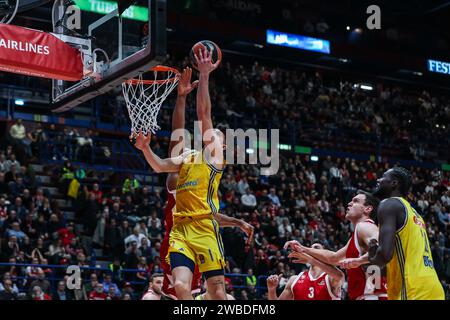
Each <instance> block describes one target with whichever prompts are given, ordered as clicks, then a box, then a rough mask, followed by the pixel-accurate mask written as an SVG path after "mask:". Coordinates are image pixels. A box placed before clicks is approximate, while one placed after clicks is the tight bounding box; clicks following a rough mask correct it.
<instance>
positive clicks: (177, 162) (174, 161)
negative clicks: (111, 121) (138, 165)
mask: <svg viewBox="0 0 450 320" xmlns="http://www.w3.org/2000/svg"><path fill="white" fill-rule="evenodd" d="M133 138H134V139H136V142H135V144H134V146H135V147H136V148H137V149H139V150H141V151H142V153H143V154H144V157H145V160H146V161H147V162H148V164H149V165H150V166H151V167H152V169H153V170H155V171H156V172H157V173H160V172H178V171H179V170H180V166H181V164H182V162H183V159H184V156H185V155H184V154H183V155H180V156H178V157H173V158H166V159H161V158H160V157H159V156H158V155H157V154H155V153H154V152H153V150H152V149H151V148H150V140H151V135H150V134H149V135H147V136H146V135H144V134H143V133H142V132H139V133H138V134H135V133H133V134H132V135H131V137H130V140H132V139H133Z"/></svg>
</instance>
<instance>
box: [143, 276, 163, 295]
mask: <svg viewBox="0 0 450 320" xmlns="http://www.w3.org/2000/svg"><path fill="white" fill-rule="evenodd" d="M162 284H163V275H162V274H161V273H154V274H152V276H151V278H150V283H149V286H148V290H147V292H146V293H144V295H143V296H142V299H141V300H161V297H162V292H161V288H162Z"/></svg>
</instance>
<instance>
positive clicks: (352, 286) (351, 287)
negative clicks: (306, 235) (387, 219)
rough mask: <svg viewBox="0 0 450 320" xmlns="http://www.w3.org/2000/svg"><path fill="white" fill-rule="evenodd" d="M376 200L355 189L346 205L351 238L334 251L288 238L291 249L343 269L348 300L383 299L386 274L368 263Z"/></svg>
mask: <svg viewBox="0 0 450 320" xmlns="http://www.w3.org/2000/svg"><path fill="white" fill-rule="evenodd" d="M378 204H379V200H378V199H377V198H375V197H374V196H373V195H372V194H370V193H367V192H364V191H358V193H357V195H356V196H355V197H353V199H352V201H350V202H349V204H348V206H347V213H346V215H345V218H346V219H347V220H349V221H350V222H351V223H352V224H353V226H354V232H353V235H352V237H351V239H350V240H349V241H348V243H347V244H346V245H345V247H343V248H341V249H340V250H338V251H337V252H333V251H329V250H323V249H320V250H319V249H314V248H307V247H304V246H302V245H301V244H299V243H298V242H297V241H290V242H288V243H287V244H286V247H288V246H291V247H292V248H293V249H294V250H295V251H297V252H300V253H306V254H308V255H311V256H313V257H314V258H316V259H318V260H320V261H322V262H324V263H327V264H331V265H339V266H340V267H342V268H345V269H347V281H348V289H347V291H348V295H349V298H350V299H351V300H386V299H387V287H386V277H385V276H383V275H382V270H380V268H379V267H377V266H375V265H369V254H368V250H369V243H370V241H371V240H372V239H376V240H378V227H377V226H376V224H375V223H374V222H373V221H372V220H371V219H370V215H371V214H373V213H375V212H376V210H377V207H378Z"/></svg>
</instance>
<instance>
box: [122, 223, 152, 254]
mask: <svg viewBox="0 0 450 320" xmlns="http://www.w3.org/2000/svg"><path fill="white" fill-rule="evenodd" d="M142 239H147V244H148V246H149V247H150V245H151V242H150V240H149V239H148V238H147V237H146V236H145V235H143V234H142V233H139V227H135V228H134V229H133V234H130V235H129V236H128V237H126V238H125V241H124V242H125V247H126V248H127V247H128V245H129V244H131V243H132V242H136V243H137V247H138V249H139V248H140V247H141V245H142Z"/></svg>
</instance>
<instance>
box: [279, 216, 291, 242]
mask: <svg viewBox="0 0 450 320" xmlns="http://www.w3.org/2000/svg"><path fill="white" fill-rule="evenodd" d="M286 233H290V234H292V226H291V225H290V224H289V219H288V218H284V219H283V222H282V223H281V224H280V225H279V226H278V235H279V236H280V238H284V237H286Z"/></svg>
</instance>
